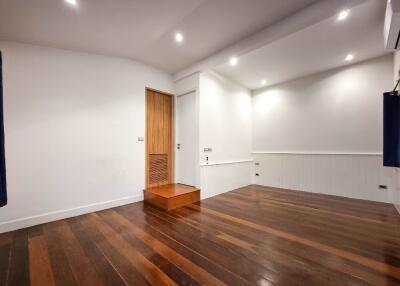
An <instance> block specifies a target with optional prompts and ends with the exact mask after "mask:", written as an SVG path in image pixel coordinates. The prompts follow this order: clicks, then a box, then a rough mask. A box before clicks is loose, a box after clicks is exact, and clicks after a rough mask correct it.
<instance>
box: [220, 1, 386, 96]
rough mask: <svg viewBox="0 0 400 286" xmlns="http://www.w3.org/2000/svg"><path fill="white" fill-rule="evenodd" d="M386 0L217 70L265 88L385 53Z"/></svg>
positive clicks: (362, 5)
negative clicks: (351, 56) (349, 57)
mask: <svg viewBox="0 0 400 286" xmlns="http://www.w3.org/2000/svg"><path fill="white" fill-rule="evenodd" d="M384 14H385V1H383V0H369V1H367V2H364V4H361V5H358V6H356V7H354V8H352V9H351V10H350V15H349V17H348V18H347V19H346V20H344V21H342V22H338V21H337V19H336V17H332V18H329V19H326V20H324V21H322V22H320V23H317V24H315V25H313V26H310V27H308V28H306V29H304V30H301V31H299V32H296V33H294V34H291V35H289V36H287V37H285V38H283V39H281V40H278V41H276V42H273V43H271V44H269V45H266V46H264V47H262V48H260V49H257V50H255V51H252V52H250V53H248V54H246V55H244V56H241V57H240V58H239V64H238V65H237V66H236V67H231V66H230V65H229V63H225V64H223V65H221V66H218V67H216V68H215V70H216V71H217V72H219V73H221V74H223V75H225V76H227V77H229V78H231V79H233V80H235V81H237V82H239V83H241V84H242V85H244V86H246V87H248V88H249V89H257V88H261V87H262V85H261V80H262V79H265V80H266V81H267V84H266V85H267V86H269V85H274V84H277V83H281V82H284V81H288V80H291V79H295V78H299V77H302V76H305V75H309V74H313V73H316V72H320V71H324V70H328V69H331V68H335V67H339V66H343V65H345V64H348V63H346V62H345V61H344V58H345V56H346V55H347V54H349V53H352V54H354V57H355V59H354V61H353V62H357V61H362V60H365V59H368V58H372V57H376V56H379V55H383V54H385V53H386V52H385V51H384V45H383V22H384Z"/></svg>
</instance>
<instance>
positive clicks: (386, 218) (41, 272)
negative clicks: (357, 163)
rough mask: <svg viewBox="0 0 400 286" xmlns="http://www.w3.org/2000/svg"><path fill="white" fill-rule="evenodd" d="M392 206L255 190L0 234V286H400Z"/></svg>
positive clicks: (399, 243)
mask: <svg viewBox="0 0 400 286" xmlns="http://www.w3.org/2000/svg"><path fill="white" fill-rule="evenodd" d="M399 231H400V217H399V215H398V214H397V212H396V210H395V209H394V207H393V206H392V205H389V204H383V203H375V202H368V201H360V200H352V199H346V198H341V197H333V196H327V195H318V194H311V193H303V192H295V191H287V190H282V189H273V188H267V187H260V186H255V185H253V186H249V187H245V188H241V189H237V190H234V191H232V192H229V193H225V194H222V195H219V196H216V197H213V198H210V199H207V200H204V201H202V202H201V203H200V204H192V205H190V206H188V207H184V208H181V209H177V210H174V211H170V212H163V211H160V210H157V209H155V208H152V207H149V206H144V205H143V203H136V204H131V205H127V206H123V207H119V208H115V209H111V210H106V211H101V212H97V213H93V214H89V215H84V216H81V217H77V218H72V219H66V220H62V221H57V222H54V223H49V224H45V225H41V226H36V227H33V228H29V229H24V230H19V231H15V232H11V233H6V234H1V235H0V285H41V286H42V285H157V286H158V285H207V286H209V285H400V232H399Z"/></svg>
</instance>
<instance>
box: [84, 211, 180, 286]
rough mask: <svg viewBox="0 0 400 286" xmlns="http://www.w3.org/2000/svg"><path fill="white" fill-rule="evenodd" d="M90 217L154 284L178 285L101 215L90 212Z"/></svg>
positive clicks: (105, 235) (117, 248) (111, 242)
mask: <svg viewBox="0 0 400 286" xmlns="http://www.w3.org/2000/svg"><path fill="white" fill-rule="evenodd" d="M89 218H90V219H91V221H92V222H93V223H94V224H95V225H96V227H97V228H98V229H99V230H100V232H101V233H102V234H103V235H104V237H105V238H106V239H107V240H108V241H109V242H110V244H111V245H112V246H113V247H114V249H115V250H117V251H119V252H120V253H121V254H122V255H124V256H125V257H126V258H127V259H128V260H129V262H130V263H131V264H132V265H133V266H134V267H135V268H136V269H138V270H139V272H140V273H142V274H143V276H144V277H145V278H146V280H147V281H149V282H150V284H152V285H160V286H163V285H165V286H175V285H177V284H176V283H175V282H174V281H173V280H172V279H171V278H170V277H168V276H167V275H166V274H165V273H164V272H162V271H161V270H160V269H159V268H158V267H156V266H155V265H154V264H153V263H151V262H150V261H149V260H148V259H146V258H145V257H144V256H143V255H142V254H141V253H140V251H138V250H137V249H135V248H134V247H133V246H132V245H130V244H129V243H127V242H126V241H125V240H124V239H123V238H122V237H121V235H120V234H118V233H116V232H115V231H114V230H113V229H112V228H111V227H110V226H108V224H107V223H106V222H104V221H103V220H102V219H101V218H100V217H99V215H97V214H94V213H93V214H90V215H89Z"/></svg>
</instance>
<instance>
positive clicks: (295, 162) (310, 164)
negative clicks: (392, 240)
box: [253, 152, 397, 203]
mask: <svg viewBox="0 0 400 286" xmlns="http://www.w3.org/2000/svg"><path fill="white" fill-rule="evenodd" d="M253 158H254V162H255V163H259V165H256V166H255V172H256V173H259V176H257V177H254V183H256V184H259V185H264V186H271V187H278V188H286V189H292V190H299V191H306V192H314V193H323V194H330V195H337V196H343V197H349V198H357V199H365V200H372V201H379V202H387V203H393V201H394V194H395V192H396V188H397V183H396V177H397V172H396V170H395V169H393V168H384V167H382V155H380V154H316V153H315V154H306V153H262V154H261V153H260V152H257V153H253ZM379 185H387V187H388V189H387V190H382V189H379V188H378V186H379Z"/></svg>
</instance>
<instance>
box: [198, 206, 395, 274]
mask: <svg viewBox="0 0 400 286" xmlns="http://www.w3.org/2000/svg"><path fill="white" fill-rule="evenodd" d="M191 207H193V208H196V209H199V210H200V211H201V212H205V213H208V214H210V215H214V216H218V217H221V218H224V219H226V220H228V221H231V222H235V223H239V224H242V225H246V226H248V227H251V228H254V229H257V230H259V231H262V232H265V233H270V234H273V235H275V236H277V237H281V238H284V239H287V240H290V241H293V242H297V243H300V244H303V245H305V246H309V247H312V248H315V249H318V250H321V251H325V252H328V253H330V254H333V255H336V256H339V257H342V258H345V259H348V260H350V261H353V262H356V263H358V264H361V265H364V266H367V267H370V268H371V269H375V270H378V271H380V272H382V273H384V274H385V275H389V276H391V277H394V278H396V279H400V268H399V267H394V266H392V265H388V264H386V263H382V262H380V261H376V260H373V259H369V258H367V257H363V256H360V255H357V254H354V253H351V252H348V251H345V250H341V249H338V248H334V247H331V246H329V245H325V244H322V243H319V242H316V241H312V240H309V239H305V238H302V237H299V236H296V235H293V234H290V233H287V232H283V231H280V230H276V229H274V228H271V227H268V226H264V225H260V224H257V223H254V222H251V221H248V220H244V219H241V218H237V217H234V216H231V215H229V214H225V213H222V212H219V211H215V210H212V209H209V208H206V207H203V206H201V207H199V206H197V205H192V206H191Z"/></svg>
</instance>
